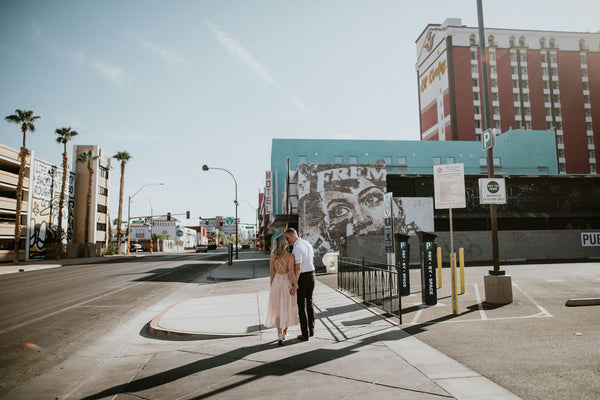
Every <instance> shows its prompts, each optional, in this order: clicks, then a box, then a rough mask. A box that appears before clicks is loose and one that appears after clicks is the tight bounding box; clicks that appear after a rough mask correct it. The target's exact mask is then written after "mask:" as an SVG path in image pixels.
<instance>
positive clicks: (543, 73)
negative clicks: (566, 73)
mask: <svg viewBox="0 0 600 400" xmlns="http://www.w3.org/2000/svg"><path fill="white" fill-rule="evenodd" d="M542 75H543V76H548V68H546V67H544V68H542Z"/></svg>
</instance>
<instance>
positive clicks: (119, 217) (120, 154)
mask: <svg viewBox="0 0 600 400" xmlns="http://www.w3.org/2000/svg"><path fill="white" fill-rule="evenodd" d="M113 158H115V159H117V160H118V161H121V187H120V189H119V213H118V215H117V244H118V246H119V247H118V250H117V254H120V253H121V221H122V220H123V188H124V187H125V164H126V163H127V161H129V160H130V159H131V155H130V154H129V153H128V152H126V151H120V152H118V153H117V154H115V155H114V156H113Z"/></svg>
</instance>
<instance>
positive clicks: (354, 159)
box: [348, 156, 358, 164]
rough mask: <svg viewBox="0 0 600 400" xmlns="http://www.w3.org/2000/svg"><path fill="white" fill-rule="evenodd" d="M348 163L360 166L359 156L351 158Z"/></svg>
mask: <svg viewBox="0 0 600 400" xmlns="http://www.w3.org/2000/svg"><path fill="white" fill-rule="evenodd" d="M348 163H350V164H358V156H349V157H348Z"/></svg>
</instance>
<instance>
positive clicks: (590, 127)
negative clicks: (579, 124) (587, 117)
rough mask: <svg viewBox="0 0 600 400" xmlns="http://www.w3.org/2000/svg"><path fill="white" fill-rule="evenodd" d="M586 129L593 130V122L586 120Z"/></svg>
mask: <svg viewBox="0 0 600 400" xmlns="http://www.w3.org/2000/svg"><path fill="white" fill-rule="evenodd" d="M585 129H586V130H588V131H591V130H593V129H592V123H591V122H586V123H585Z"/></svg>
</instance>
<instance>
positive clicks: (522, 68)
mask: <svg viewBox="0 0 600 400" xmlns="http://www.w3.org/2000/svg"><path fill="white" fill-rule="evenodd" d="M521 75H527V67H525V66H523V67H521Z"/></svg>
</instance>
